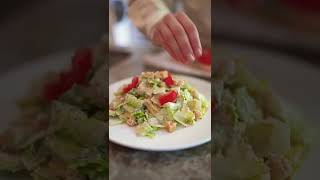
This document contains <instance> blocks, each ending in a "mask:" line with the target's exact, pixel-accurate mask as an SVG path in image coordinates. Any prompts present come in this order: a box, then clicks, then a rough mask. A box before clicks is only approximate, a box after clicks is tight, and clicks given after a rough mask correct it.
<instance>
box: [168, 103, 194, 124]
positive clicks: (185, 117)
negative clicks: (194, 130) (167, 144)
mask: <svg viewBox="0 0 320 180" xmlns="http://www.w3.org/2000/svg"><path fill="white" fill-rule="evenodd" d="M173 118H174V120H175V121H177V122H178V123H180V124H182V125H183V126H189V125H193V124H194V123H195V115H194V113H193V112H192V111H191V110H190V109H189V108H188V107H187V106H184V107H182V110H179V111H177V112H176V113H175V114H174V115H173Z"/></svg>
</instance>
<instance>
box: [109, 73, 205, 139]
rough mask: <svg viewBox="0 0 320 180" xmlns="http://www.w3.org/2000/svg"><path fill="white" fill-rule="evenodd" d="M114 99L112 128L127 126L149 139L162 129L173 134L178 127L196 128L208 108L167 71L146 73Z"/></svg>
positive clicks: (110, 109)
mask: <svg viewBox="0 0 320 180" xmlns="http://www.w3.org/2000/svg"><path fill="white" fill-rule="evenodd" d="M114 95H115V98H114V99H113V100H112V102H111V103H110V105H109V116H110V117H111V119H110V120H109V124H110V125H117V124H122V123H125V124H127V125H128V126H131V127H135V129H136V133H137V135H139V136H146V137H150V138H152V137H154V136H155V133H156V131H158V130H160V129H165V130H166V131H168V132H174V131H175V130H176V129H177V127H178V126H181V127H188V126H191V125H193V124H194V123H196V122H197V121H198V120H200V119H202V118H203V117H204V116H205V114H206V112H207V110H208V107H209V102H208V101H207V99H206V97H205V96H204V95H202V94H200V93H199V92H198V91H197V90H196V89H195V88H194V87H192V86H191V85H190V84H188V83H187V82H186V81H184V80H181V79H178V78H175V77H174V76H172V75H171V74H170V73H169V72H168V71H157V72H143V73H142V74H141V75H140V76H136V77H133V78H132V81H131V83H130V84H127V85H124V86H123V87H121V88H119V90H118V91H117V92H116V93H115V94H114Z"/></svg>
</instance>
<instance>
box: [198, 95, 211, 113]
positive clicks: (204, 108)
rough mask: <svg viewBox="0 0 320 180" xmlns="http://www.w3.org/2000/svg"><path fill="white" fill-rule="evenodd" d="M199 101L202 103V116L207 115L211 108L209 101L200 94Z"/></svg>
mask: <svg viewBox="0 0 320 180" xmlns="http://www.w3.org/2000/svg"><path fill="white" fill-rule="evenodd" d="M199 100H200V102H201V112H202V114H205V113H206V112H207V111H208V108H209V101H208V100H207V99H206V97H205V96H204V95H202V94H199Z"/></svg>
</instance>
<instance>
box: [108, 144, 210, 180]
mask: <svg viewBox="0 0 320 180" xmlns="http://www.w3.org/2000/svg"><path fill="white" fill-rule="evenodd" d="M109 178H110V180H123V179H131V180H135V179H139V180H209V179H211V144H210V143H207V144H204V145H202V146H199V147H196V148H192V149H189V150H182V151H176V152H146V151H138V150H133V149H128V148H125V147H121V146H119V145H116V144H113V143H109Z"/></svg>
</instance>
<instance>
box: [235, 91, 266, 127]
mask: <svg viewBox="0 0 320 180" xmlns="http://www.w3.org/2000/svg"><path fill="white" fill-rule="evenodd" d="M234 96H235V100H236V108H237V112H238V115H239V120H240V121H243V122H253V121H255V120H260V119H262V112H261V111H260V110H259V109H258V107H257V105H256V103H255V100H254V99H253V98H252V97H250V96H249V94H248V91H247V90H246V88H238V89H236V91H235V93H234Z"/></svg>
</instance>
